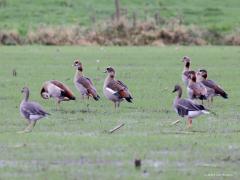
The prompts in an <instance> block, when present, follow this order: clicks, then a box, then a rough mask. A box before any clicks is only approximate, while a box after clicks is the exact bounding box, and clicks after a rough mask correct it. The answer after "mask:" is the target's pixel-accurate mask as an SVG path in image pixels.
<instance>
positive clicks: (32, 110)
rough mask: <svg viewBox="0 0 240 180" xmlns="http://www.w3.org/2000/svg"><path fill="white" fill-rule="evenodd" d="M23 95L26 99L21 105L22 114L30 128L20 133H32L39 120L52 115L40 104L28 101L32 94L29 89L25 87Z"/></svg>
mask: <svg viewBox="0 0 240 180" xmlns="http://www.w3.org/2000/svg"><path fill="white" fill-rule="evenodd" d="M22 93H23V94H24V98H23V100H22V102H21V104H20V113H21V115H22V116H23V117H24V118H25V119H27V121H28V126H27V127H26V128H25V129H24V130H23V131H20V132H19V133H27V132H31V131H32V129H33V128H34V126H35V124H36V122H37V121H38V120H39V119H41V118H44V117H46V116H47V115H50V114H49V113H47V112H46V111H45V110H43V108H42V107H41V106H40V105H39V104H38V103H36V102H30V101H28V99H29V94H30V93H29V89H28V88H27V87H24V88H23V89H22Z"/></svg>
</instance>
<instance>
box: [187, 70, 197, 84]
mask: <svg viewBox="0 0 240 180" xmlns="http://www.w3.org/2000/svg"><path fill="white" fill-rule="evenodd" d="M188 79H190V80H192V81H193V82H196V79H197V78H196V72H195V71H189V72H188Z"/></svg>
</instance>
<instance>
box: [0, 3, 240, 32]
mask: <svg viewBox="0 0 240 180" xmlns="http://www.w3.org/2000/svg"><path fill="white" fill-rule="evenodd" d="M0 2H2V3H0V22H1V23H0V28H1V29H17V30H18V31H19V32H20V33H21V34H25V33H27V31H28V29H31V28H36V27H38V26H40V25H58V26H59V25H60V26H61V25H62V26H67V25H80V26H84V27H89V26H91V25H92V21H91V17H93V16H95V18H96V21H98V22H99V21H101V20H106V19H110V17H111V16H112V15H113V14H114V11H115V7H114V0H101V1H98V0H87V1H86V0H34V1H33V0H21V1H20V0H0ZM3 2H5V3H3ZM120 2H121V7H122V8H125V9H126V8H127V9H128V15H127V16H128V17H129V18H131V17H132V13H133V12H136V14H137V18H138V19H142V20H143V19H145V18H146V19H148V20H149V19H153V17H154V14H155V13H156V12H158V13H160V15H161V16H162V17H163V18H167V19H169V18H172V17H176V16H181V17H182V18H183V20H184V23H185V24H187V25H191V24H194V25H197V26H201V27H206V28H209V29H213V30H217V31H219V32H226V31H231V30H234V29H235V27H239V25H240V1H239V0H227V1H225V0H212V1H209V0H181V1H179V0H131V1H129V0H121V1H120ZM1 4H2V5H1Z"/></svg>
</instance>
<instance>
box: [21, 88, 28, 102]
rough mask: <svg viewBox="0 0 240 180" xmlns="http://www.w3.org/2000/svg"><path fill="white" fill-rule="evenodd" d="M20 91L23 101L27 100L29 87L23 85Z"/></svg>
mask: <svg viewBox="0 0 240 180" xmlns="http://www.w3.org/2000/svg"><path fill="white" fill-rule="evenodd" d="M21 93H23V94H24V101H28V98H29V88H28V87H23V88H22V90H21Z"/></svg>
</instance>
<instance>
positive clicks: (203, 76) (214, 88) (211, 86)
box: [197, 69, 228, 102]
mask: <svg viewBox="0 0 240 180" xmlns="http://www.w3.org/2000/svg"><path fill="white" fill-rule="evenodd" d="M207 77H208V74H207V70H205V69H200V70H199V75H198V78H197V79H198V81H199V82H201V83H202V84H203V85H204V86H205V87H206V88H207V96H208V98H209V99H211V102H213V97H214V96H222V97H223V98H224V99H227V98H228V95H227V93H226V92H225V91H224V90H223V89H222V88H221V87H220V86H219V85H218V84H217V83H215V82H214V81H212V80H210V79H207Z"/></svg>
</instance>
